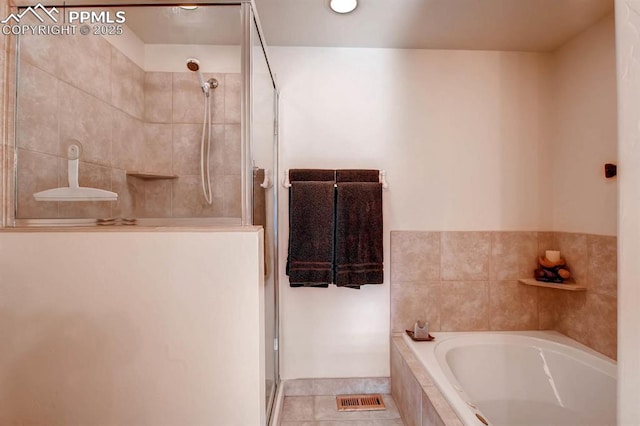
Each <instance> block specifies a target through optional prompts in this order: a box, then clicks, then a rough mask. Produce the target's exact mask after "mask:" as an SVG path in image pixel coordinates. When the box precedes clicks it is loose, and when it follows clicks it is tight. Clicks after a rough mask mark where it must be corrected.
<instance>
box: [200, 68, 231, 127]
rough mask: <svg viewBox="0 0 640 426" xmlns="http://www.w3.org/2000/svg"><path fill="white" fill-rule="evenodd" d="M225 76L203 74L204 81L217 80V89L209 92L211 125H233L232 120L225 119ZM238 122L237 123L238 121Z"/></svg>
mask: <svg viewBox="0 0 640 426" xmlns="http://www.w3.org/2000/svg"><path fill="white" fill-rule="evenodd" d="M226 75H227V74H205V75H204V78H205V80H208V79H210V78H215V79H216V80H218V87H217V88H216V89H213V90H212V91H211V122H212V123H218V124H222V123H234V121H233V120H227V119H226V117H225V102H226V99H227V98H226V93H227V87H226V80H225V76H226ZM238 122H239V121H238Z"/></svg>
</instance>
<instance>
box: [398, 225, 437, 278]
mask: <svg viewBox="0 0 640 426" xmlns="http://www.w3.org/2000/svg"><path fill="white" fill-rule="evenodd" d="M439 279H440V232H420V231H392V232H391V283H392V284H393V283H395V282H402V283H408V282H424V281H437V280H439Z"/></svg>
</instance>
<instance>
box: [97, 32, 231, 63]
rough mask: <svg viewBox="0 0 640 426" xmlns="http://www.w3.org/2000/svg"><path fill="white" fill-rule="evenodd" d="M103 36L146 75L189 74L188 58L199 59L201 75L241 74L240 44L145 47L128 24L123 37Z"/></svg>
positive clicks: (150, 45) (151, 45) (159, 45)
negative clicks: (148, 73) (152, 72)
mask: <svg viewBox="0 0 640 426" xmlns="http://www.w3.org/2000/svg"><path fill="white" fill-rule="evenodd" d="M102 37H103V38H104V39H105V40H107V41H108V42H109V43H111V44H112V45H113V46H114V47H115V48H116V49H118V50H119V51H120V52H122V53H123V54H124V55H125V56H126V57H127V58H129V59H131V60H132V61H133V62H134V63H135V64H136V65H138V66H139V67H140V68H142V69H143V70H144V71H147V72H150V71H155V72H186V71H187V59H188V58H196V59H198V60H199V61H200V70H201V71H202V72H210V73H239V72H240V65H241V49H240V46H239V45H238V46H231V45H230V46H222V45H205V44H145V43H144V42H143V41H142V40H141V39H140V38H139V37H138V35H137V34H136V33H135V32H134V31H133V30H131V29H130V28H129V27H128V26H126V25H124V32H123V34H121V35H112V36H102Z"/></svg>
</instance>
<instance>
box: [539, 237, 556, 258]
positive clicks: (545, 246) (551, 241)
mask: <svg viewBox="0 0 640 426" xmlns="http://www.w3.org/2000/svg"><path fill="white" fill-rule="evenodd" d="M547 250H558V242H557V241H556V233H555V232H538V256H544V252H545V251H547Z"/></svg>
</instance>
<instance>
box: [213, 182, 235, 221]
mask: <svg viewBox="0 0 640 426" xmlns="http://www.w3.org/2000/svg"><path fill="white" fill-rule="evenodd" d="M212 180H213V179H212ZM212 185H213V183H212ZM222 215H223V216H225V217H240V216H242V182H241V179H240V176H224V205H223V207H222Z"/></svg>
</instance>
